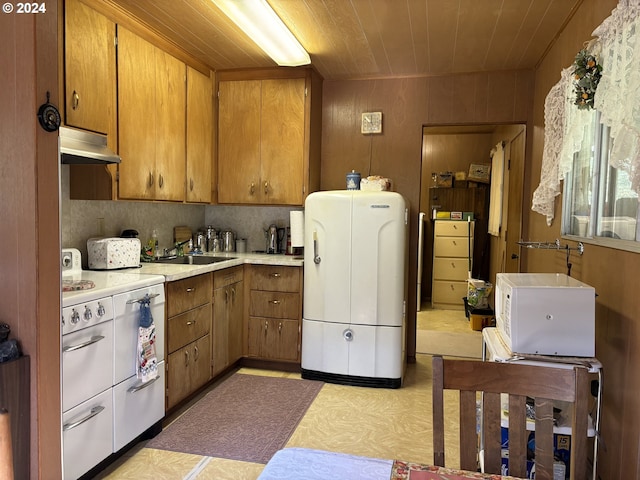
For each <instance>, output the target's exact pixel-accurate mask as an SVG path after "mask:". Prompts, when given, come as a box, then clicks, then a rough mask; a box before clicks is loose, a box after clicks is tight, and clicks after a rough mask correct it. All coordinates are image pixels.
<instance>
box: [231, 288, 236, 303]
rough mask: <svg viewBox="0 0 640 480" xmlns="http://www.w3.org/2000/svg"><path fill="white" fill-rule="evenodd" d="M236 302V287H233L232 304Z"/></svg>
mask: <svg viewBox="0 0 640 480" xmlns="http://www.w3.org/2000/svg"><path fill="white" fill-rule="evenodd" d="M235 301H236V287H231V303H235Z"/></svg>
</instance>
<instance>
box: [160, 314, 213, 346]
mask: <svg viewBox="0 0 640 480" xmlns="http://www.w3.org/2000/svg"><path fill="white" fill-rule="evenodd" d="M167 328H168V335H167V343H168V345H167V347H168V349H169V353H172V352H175V351H176V350H178V349H179V348H182V347H183V346H185V345H186V344H188V343H191V342H193V341H194V340H196V339H198V338H200V337H202V336H203V335H206V334H207V333H209V330H210V329H211V304H210V303H209V304H207V305H203V306H202V307H199V308H196V309H193V310H190V311H188V312H186V313H183V314H180V315H176V316H174V317H171V318H169V320H168V326H167Z"/></svg>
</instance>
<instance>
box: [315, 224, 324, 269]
mask: <svg viewBox="0 0 640 480" xmlns="http://www.w3.org/2000/svg"><path fill="white" fill-rule="evenodd" d="M321 261H322V260H321V259H320V255H318V232H317V231H315V230H314V231H313V263H315V264H316V265H318V264H319V263H320V262H321Z"/></svg>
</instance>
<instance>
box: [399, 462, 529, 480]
mask: <svg viewBox="0 0 640 480" xmlns="http://www.w3.org/2000/svg"><path fill="white" fill-rule="evenodd" d="M468 479H484V480H518V479H517V478H516V477H510V476H508V475H491V474H487V473H480V472H469V471H467V470H455V469H451V468H444V467H436V466H434V465H425V464H421V463H411V462H402V461H400V460H394V462H393V467H392V469H391V480H468Z"/></svg>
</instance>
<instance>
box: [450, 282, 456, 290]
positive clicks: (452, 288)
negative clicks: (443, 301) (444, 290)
mask: <svg viewBox="0 0 640 480" xmlns="http://www.w3.org/2000/svg"><path fill="white" fill-rule="evenodd" d="M449 288H450V289H451V291H454V290H455V288H454V287H453V284H452V283H450V284H449Z"/></svg>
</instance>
